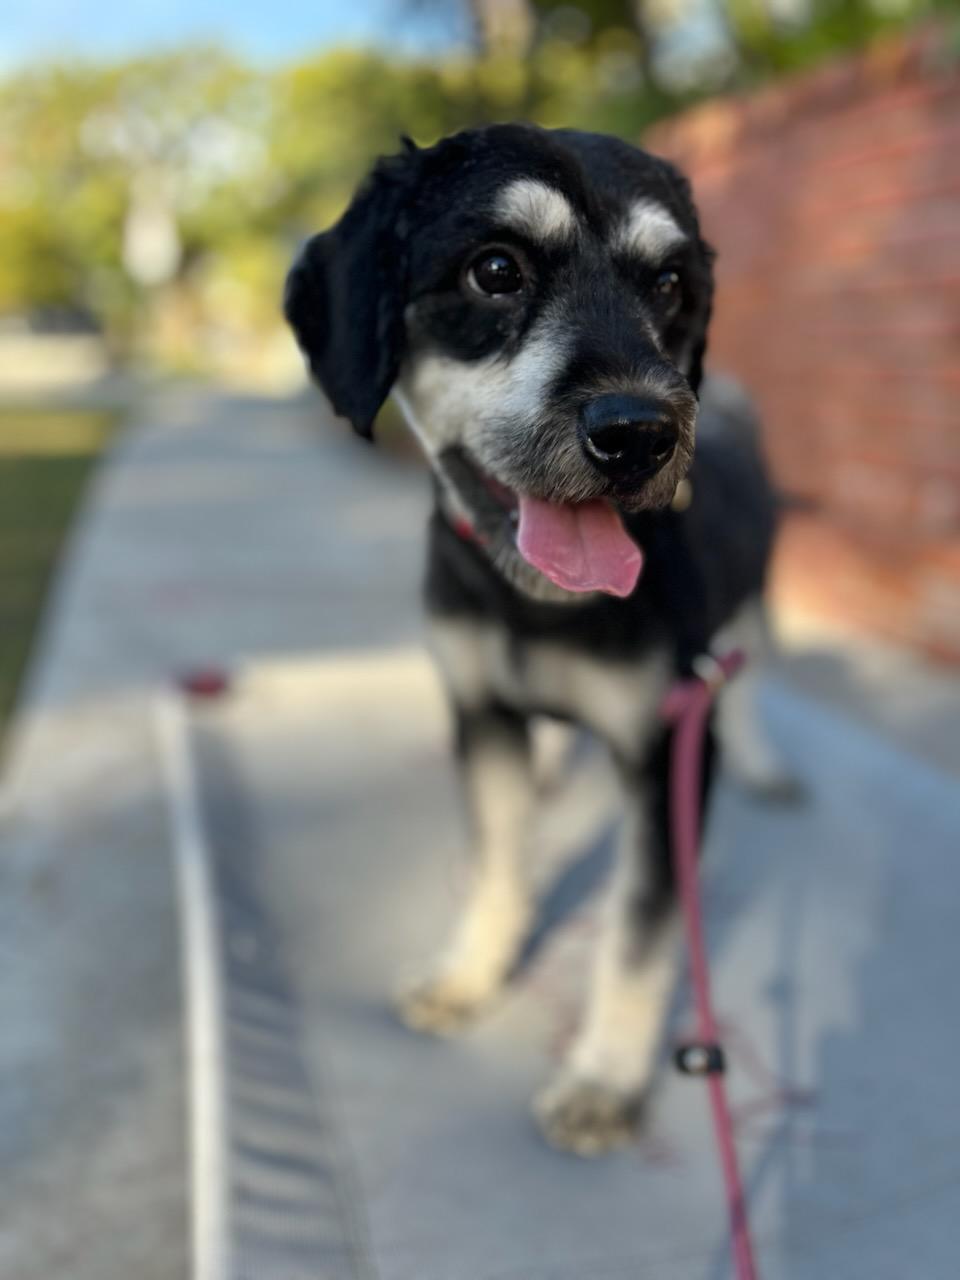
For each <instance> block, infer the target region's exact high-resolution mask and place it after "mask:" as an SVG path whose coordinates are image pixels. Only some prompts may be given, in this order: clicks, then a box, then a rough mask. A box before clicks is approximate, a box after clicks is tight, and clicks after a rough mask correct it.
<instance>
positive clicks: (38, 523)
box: [0, 408, 117, 733]
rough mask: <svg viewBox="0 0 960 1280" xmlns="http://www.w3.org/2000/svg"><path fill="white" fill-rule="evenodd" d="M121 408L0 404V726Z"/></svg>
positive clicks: (4, 718)
mask: <svg viewBox="0 0 960 1280" xmlns="http://www.w3.org/2000/svg"><path fill="white" fill-rule="evenodd" d="M116 425H117V415H116V414H113V413H106V412H99V411H85V410H84V411H70V410H62V411H61V410H37V409H8V408H3V409H0V733H2V730H3V727H4V725H5V722H6V720H7V718H8V717H9V714H10V711H11V709H12V707H13V705H14V701H15V699H16V696H17V688H18V685H19V683H20V680H21V678H22V676H23V672H24V669H25V667H26V664H27V658H28V655H29V653H30V646H31V643H32V640H33V636H34V632H35V630H36V626H37V623H38V621H39V619H40V615H41V612H42V610H43V604H44V600H45V598H46V594H47V589H48V587H49V585H50V581H51V578H52V576H53V571H54V569H55V567H56V564H57V558H58V555H59V552H60V546H61V543H62V542H63V537H64V534H65V533H66V532H67V530H68V528H69V526H70V521H71V519H72V517H73V515H74V513H75V511H76V508H77V503H78V500H79V498H80V497H81V496H82V493H83V489H84V486H85V484H86V482H87V480H88V478H89V476H90V471H91V467H92V465H93V463H94V462H95V461H96V459H97V457H98V455H99V454H100V452H101V450H102V448H103V446H104V444H105V443H106V441H107V440H108V439H109V438H110V436H111V434H112V433H113V431H114V429H115V428H116Z"/></svg>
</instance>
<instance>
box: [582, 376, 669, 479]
mask: <svg viewBox="0 0 960 1280" xmlns="http://www.w3.org/2000/svg"><path fill="white" fill-rule="evenodd" d="M578 430H579V435H580V443H581V445H582V446H583V451H584V453H585V454H586V456H587V458H588V459H589V461H590V463H591V464H592V465H593V466H594V467H596V469H597V470H598V471H600V472H601V473H602V474H603V475H604V476H606V477H608V478H609V479H611V480H614V481H617V482H618V483H620V484H623V483H638V482H639V481H641V480H646V479H649V478H650V477H651V476H653V475H656V473H657V472H658V471H660V470H661V469H662V468H663V467H665V466H666V465H667V463H668V462H669V461H670V459H671V458H672V457H673V455H674V453H675V452H676V448H677V442H678V440H679V439H680V426H679V423H678V422H677V420H676V417H675V415H674V413H673V412H672V410H671V408H670V406H669V404H667V403H665V402H664V401H662V400H656V399H652V398H647V397H640V396H631V395H603V396H597V397H596V398H595V399H593V400H588V401H587V402H586V404H584V405H583V406H582V408H581V409H580V416H579V423H578Z"/></svg>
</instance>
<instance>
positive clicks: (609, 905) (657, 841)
mask: <svg viewBox="0 0 960 1280" xmlns="http://www.w3.org/2000/svg"><path fill="white" fill-rule="evenodd" d="M668 745H669V744H668V739H667V736H666V735H665V734H664V735H661V736H660V737H659V738H658V741H657V743H656V744H655V746H654V748H653V749H652V750H651V751H650V753H649V754H648V756H647V758H646V760H645V761H644V762H643V764H640V765H636V766H634V765H630V766H627V767H624V768H623V771H622V772H623V778H624V783H625V792H626V801H627V817H626V822H625V824H624V830H623V835H622V839H621V845H620V850H619V855H618V862H617V866H616V868H615V871H614V875H613V882H612V885H611V888H610V894H609V898H608V900H607V902H606V904H605V914H604V920H603V926H602V931H601V935H600V938H599V941H598V946H597V953H596V959H595V964H594V971H593V978H592V982H591V987H590V993H589V996H588V1002H587V1008H586V1011H585V1015H584V1019H583V1023H582V1026H581V1029H580V1031H579V1033H578V1035H577V1037H576V1039H575V1040H574V1042H573V1044H572V1046H571V1048H570V1051H569V1052H568V1054H567V1057H566V1060H565V1061H564V1063H563V1065H562V1067H561V1068H560V1071H559V1073H558V1074H557V1077H556V1078H555V1080H554V1081H552V1082H551V1083H550V1084H549V1085H548V1086H547V1088H546V1089H545V1090H544V1091H543V1092H542V1093H541V1094H540V1095H539V1097H538V1098H537V1099H536V1103H535V1112H536V1116H537V1119H538V1121H539V1123H540V1127H541V1128H542V1130H543V1132H544V1136H545V1137H546V1138H547V1140H548V1141H549V1142H551V1143H552V1144H553V1145H554V1146H557V1147H561V1148H563V1149H564V1150H569V1151H573V1152H575V1153H576V1154H578V1155H597V1154H600V1153H601V1152H604V1151H608V1150H610V1149H612V1148H614V1147H617V1146H622V1145H623V1144H624V1143H626V1142H629V1141H630V1140H631V1139H632V1138H633V1136H634V1134H635V1132H636V1129H637V1125H638V1121H639V1119H640V1114H641V1110H642V1106H643V1103H644V1100H645V1097H646V1094H647V1092H648V1090H649V1087H650V1083H651V1080H652V1077H653V1073H654V1068H655V1066H656V1060H657V1054H658V1050H659V1047H660V1042H661V1038H662V1033H663V1023H664V1018H665V1014H666V1010H667V1007H668V1005H669V1001H670V998H671V993H672V991H673V988H674V984H675V981H676V974H677V962H678V933H679V910H678V903H677V897H676V893H675V889H674V882H673V874H672V868H671V865H670V851H669V843H668V832H667V830H666V821H667V805H666V788H667V786H668V774H667V769H668Z"/></svg>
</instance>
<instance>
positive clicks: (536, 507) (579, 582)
mask: <svg viewBox="0 0 960 1280" xmlns="http://www.w3.org/2000/svg"><path fill="white" fill-rule="evenodd" d="M442 461H443V464H444V471H445V473H446V475H447V476H448V478H449V480H450V481H451V482H452V484H453V487H454V489H455V491H456V496H457V498H458V499H459V500H460V503H461V504H462V505H463V506H465V507H466V509H467V513H468V514H467V517H466V519H465V520H462V521H461V522H460V532H461V533H463V534H464V535H465V536H472V537H473V538H475V539H476V541H478V542H479V543H481V545H485V546H487V547H488V548H490V549H491V550H492V551H493V552H494V553H497V552H502V551H503V550H504V549H505V548H506V547H508V546H509V547H512V548H513V549H514V550H515V551H516V552H517V553H518V554H519V555H520V556H521V557H522V558H523V559H524V560H525V561H526V563H527V564H529V565H532V566H533V568H534V569H536V570H538V571H539V572H540V573H542V574H543V575H544V577H546V578H548V579H549V580H550V582H552V583H553V584H554V585H555V586H557V587H560V588H561V589H562V590H564V591H569V592H573V593H579V594H582V593H588V592H596V591H602V592H605V593H606V594H608V595H613V596H620V597H624V596H628V595H630V594H631V592H632V591H633V590H634V588H635V587H636V585H637V581H638V579H639V577H640V572H641V570H642V568H643V553H642V551H641V550H640V548H639V547H638V546H637V544H636V543H635V542H634V541H633V539H632V538H631V537H630V535H629V534H628V533H627V531H626V529H625V528H624V526H623V521H622V520H621V518H620V513H619V512H618V511H617V509H616V507H614V506H613V504H612V503H610V502H608V501H607V500H606V499H604V498H593V499H591V500H589V501H587V502H546V501H544V500H543V499H542V498H535V497H532V496H531V495H530V494H525V493H519V492H516V491H515V490H513V489H510V488H508V487H507V486H506V485H504V484H503V483H502V482H501V481H499V480H497V479H496V478H495V477H494V476H492V475H490V474H489V473H488V472H486V471H484V469H483V468H482V467H481V466H479V464H478V463H477V462H476V461H475V460H474V459H473V458H472V457H470V456H469V455H468V454H467V453H466V452H465V451H464V450H463V449H460V448H455V449H450V450H448V451H446V452H445V453H444V455H443V459H442Z"/></svg>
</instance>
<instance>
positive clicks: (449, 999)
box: [396, 974, 490, 1036]
mask: <svg viewBox="0 0 960 1280" xmlns="http://www.w3.org/2000/svg"><path fill="white" fill-rule="evenodd" d="M489 999H490V993H489V992H479V991H477V990H476V989H473V988H470V987H468V986H466V985H464V984H463V983H461V982H458V981H457V980H456V978H454V977H453V976H451V975H447V974H439V975H436V976H434V977H431V978H424V979H422V980H421V981H420V982H416V983H414V984H413V985H412V986H409V987H406V988H405V989H404V990H403V991H401V992H400V993H399V995H398V996H397V1000H396V1009H397V1014H398V1016H399V1018H400V1021H401V1022H403V1023H404V1024H405V1025H406V1026H408V1027H410V1028H411V1030H413V1031H425V1032H428V1033H430V1034H432V1035H436V1036H447V1035H453V1034H454V1033H455V1032H457V1031H460V1030H462V1029H463V1028H464V1027H465V1026H466V1025H467V1024H468V1023H470V1022H472V1021H473V1019H474V1018H475V1017H476V1016H477V1015H478V1014H479V1013H480V1011H481V1010H482V1009H483V1008H484V1006H485V1005H486V1004H487V1003H488V1002H489Z"/></svg>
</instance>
